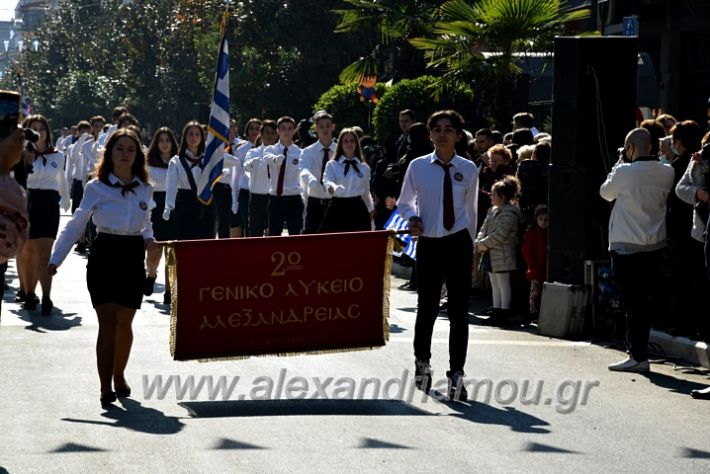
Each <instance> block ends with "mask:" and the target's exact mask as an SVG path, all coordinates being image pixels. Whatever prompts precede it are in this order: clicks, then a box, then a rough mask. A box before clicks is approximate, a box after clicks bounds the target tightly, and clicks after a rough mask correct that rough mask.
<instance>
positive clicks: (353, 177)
mask: <svg viewBox="0 0 710 474" xmlns="http://www.w3.org/2000/svg"><path fill="white" fill-rule="evenodd" d="M346 160H347V158H346V157H345V156H340V157H339V158H338V159H337V160H330V161H329V162H328V164H327V165H325V178H323V184H324V185H325V188H326V189H331V188H332V189H333V190H334V191H335V192H334V193H333V197H339V198H350V197H356V196H361V197H362V200H363V201H364V202H365V205H366V206H367V210H368V211H370V212H372V211H373V210H374V209H375V205H374V203H373V202H372V194H370V167H369V166H367V164H366V163H363V162H362V161H360V159H358V158H353V160H354V162H355V163H354V164H355V165H357V168H358V170H359V171H356V170H355V167H354V166H352V165H350V166H349V167H348V174H347V175H346V174H345V168H346V166H345V165H346Z"/></svg>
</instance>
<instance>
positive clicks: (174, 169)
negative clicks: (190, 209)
mask: <svg viewBox="0 0 710 474" xmlns="http://www.w3.org/2000/svg"><path fill="white" fill-rule="evenodd" d="M186 153H187V154H188V156H192V154H191V153H190V150H187V151H186ZM223 158H224V162H223V166H224V167H225V168H237V169H238V170H239V169H241V163H240V162H239V160H238V159H237V158H236V157H235V156H232V155H229V154H227V153H225V154H224V156H223ZM190 166H191V163H190V162H189V160H188V167H190ZM190 171H192V176H193V177H194V178H195V184H197V183H199V182H200V176H202V168H200V166H199V165H198V166H194V167H192V168H191V170H190ZM178 189H192V188H191V187H190V180H189V178H188V177H187V174H186V173H185V168H184V167H183V166H182V164H181V163H180V157H179V156H178V155H175V156H173V157H172V159H171V160H170V162H169V163H168V172H167V175H166V177H165V209H166V210H171V211H172V210H173V209H175V198H176V197H177V192H178Z"/></svg>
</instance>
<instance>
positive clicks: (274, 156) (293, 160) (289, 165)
mask: <svg viewBox="0 0 710 474" xmlns="http://www.w3.org/2000/svg"><path fill="white" fill-rule="evenodd" d="M284 148H285V147H284V145H283V144H282V143H281V142H278V143H277V144H276V145H271V146H269V147H266V149H264V160H266V162H267V163H268V164H269V170H270V171H271V188H270V189H269V194H271V195H272V196H277V195H278V192H277V190H278V184H279V171H280V170H281V164H282V163H283V162H284ZM286 148H288V152H287V153H286V155H287V156H286V160H287V161H286V169H285V171H284V181H283V193H282V194H281V195H282V196H299V195H300V194H301V182H300V176H301V152H302V151H303V150H301V149H300V148H298V146H296V145H295V144H293V143H292V144H290V145H289V146H288V147H286Z"/></svg>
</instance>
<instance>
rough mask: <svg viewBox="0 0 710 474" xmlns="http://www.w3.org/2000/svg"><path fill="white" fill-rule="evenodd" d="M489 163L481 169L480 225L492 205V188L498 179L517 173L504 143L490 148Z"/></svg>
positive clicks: (479, 194) (479, 225)
mask: <svg viewBox="0 0 710 474" xmlns="http://www.w3.org/2000/svg"><path fill="white" fill-rule="evenodd" d="M487 155H488V165H487V166H484V167H483V168H482V169H481V176H480V178H479V183H480V188H479V193H478V227H477V228H480V227H481V225H482V224H483V219H485V218H486V214H487V213H488V209H489V208H490V207H491V189H492V188H493V184H494V183H495V182H496V181H499V180H501V179H503V178H504V177H505V176H512V175H513V174H515V172H514V171H513V167H512V166H511V162H512V155H511V153H510V150H508V149H507V148H506V147H505V146H503V145H495V146H493V147H491V148H490V149H489V150H488V153H487Z"/></svg>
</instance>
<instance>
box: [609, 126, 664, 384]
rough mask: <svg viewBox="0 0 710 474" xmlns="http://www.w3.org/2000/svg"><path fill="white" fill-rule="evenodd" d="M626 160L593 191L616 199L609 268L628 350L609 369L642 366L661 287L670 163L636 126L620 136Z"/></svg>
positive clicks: (636, 369) (645, 365) (631, 369)
mask: <svg viewBox="0 0 710 474" xmlns="http://www.w3.org/2000/svg"><path fill="white" fill-rule="evenodd" d="M624 151H625V152H626V156H627V157H628V159H629V160H630V162H629V163H627V162H624V161H623V160H621V159H620V160H619V161H618V162H617V163H616V164H615V165H614V167H613V168H612V170H611V172H610V173H609V175H608V176H607V179H606V181H605V182H604V183H603V184H602V186H601V188H600V190H599V194H600V195H601V196H602V198H604V199H605V200H607V201H610V202H611V201H616V202H615V204H614V207H613V209H612V212H611V218H610V219H609V251H610V252H611V261H612V268H613V270H614V275H615V276H616V281H617V284H618V285H619V290H620V292H621V295H622V297H623V298H624V304H625V306H626V320H627V325H628V339H629V342H630V346H631V356H630V357H628V358H627V359H625V360H623V361H621V362H618V363H615V364H611V365H609V370H612V371H621V372H648V371H649V370H650V366H649V362H648V339H649V335H650V328H651V321H652V316H653V315H654V314H655V313H656V312H657V311H658V308H659V306H658V304H657V301H656V299H657V298H658V295H659V294H662V293H663V285H664V275H663V271H662V262H663V260H664V258H665V257H664V254H665V251H666V245H667V243H666V219H665V214H666V209H665V208H666V199H667V198H668V194H669V193H670V191H671V189H672V187H673V169H672V168H670V167H669V166H667V165H663V164H661V163H660V162H659V161H658V158H657V157H655V156H652V155H649V154H650V152H651V134H650V133H648V131H647V130H646V129H643V128H636V129H634V130H632V131H631V132H629V134H628V135H627V136H626V140H625V142H624Z"/></svg>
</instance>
